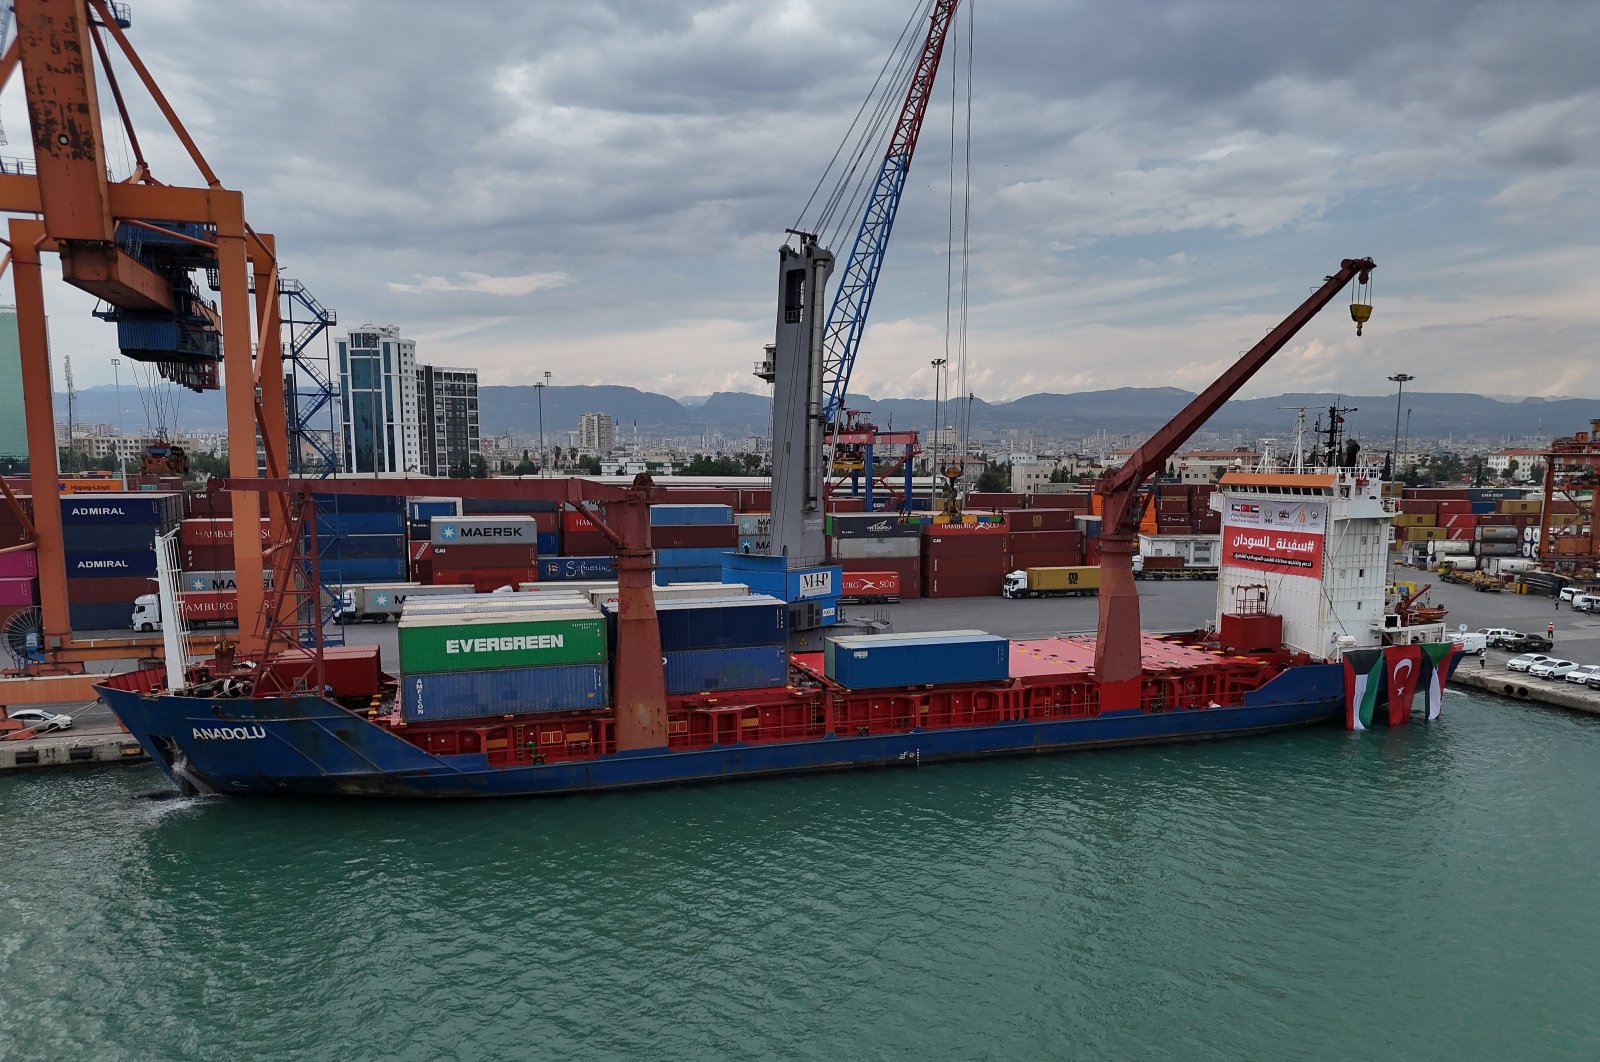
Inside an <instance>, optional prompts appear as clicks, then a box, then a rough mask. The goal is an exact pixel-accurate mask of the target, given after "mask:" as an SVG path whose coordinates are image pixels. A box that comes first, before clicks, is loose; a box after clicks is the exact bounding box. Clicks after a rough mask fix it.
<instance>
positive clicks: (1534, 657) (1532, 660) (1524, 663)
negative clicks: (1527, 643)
mask: <svg viewBox="0 0 1600 1062" xmlns="http://www.w3.org/2000/svg"><path fill="white" fill-rule="evenodd" d="M1549 659H1551V658H1550V657H1548V656H1545V655H1544V654H1543V653H1523V654H1522V655H1521V656H1514V657H1512V658H1511V659H1510V660H1507V661H1506V667H1508V668H1510V669H1511V670H1512V671H1526V670H1528V669H1529V668H1530V667H1532V666H1533V665H1535V664H1542V663H1544V662H1545V661H1546V660H1549Z"/></svg>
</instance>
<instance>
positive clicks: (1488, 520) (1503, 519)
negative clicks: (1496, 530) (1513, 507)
mask: <svg viewBox="0 0 1600 1062" xmlns="http://www.w3.org/2000/svg"><path fill="white" fill-rule="evenodd" d="M1521 519H1522V517H1521V516H1519V515H1518V514H1516V513H1480V514H1479V515H1478V526H1479V527H1518V526H1520V524H1519V523H1518V521H1519V520H1521Z"/></svg>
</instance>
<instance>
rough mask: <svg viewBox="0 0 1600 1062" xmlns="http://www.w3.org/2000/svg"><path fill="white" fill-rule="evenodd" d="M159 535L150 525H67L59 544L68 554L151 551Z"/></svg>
mask: <svg viewBox="0 0 1600 1062" xmlns="http://www.w3.org/2000/svg"><path fill="white" fill-rule="evenodd" d="M3 504H4V503H3V502H0V505H3ZM159 533H160V532H159V529H158V528H156V527H155V526H153V525H150V524H100V525H99V526H95V525H92V524H69V525H67V526H66V527H63V528H62V529H61V544H62V545H63V546H64V547H66V550H67V552H68V553H78V552H82V551H86V550H125V549H129V548H131V547H133V546H135V545H141V546H144V547H145V548H146V549H151V550H153V549H155V541H156V535H157V534H159Z"/></svg>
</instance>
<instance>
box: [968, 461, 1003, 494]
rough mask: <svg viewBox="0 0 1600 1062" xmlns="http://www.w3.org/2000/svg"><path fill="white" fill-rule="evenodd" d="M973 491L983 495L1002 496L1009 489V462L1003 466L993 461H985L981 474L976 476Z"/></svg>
mask: <svg viewBox="0 0 1600 1062" xmlns="http://www.w3.org/2000/svg"><path fill="white" fill-rule="evenodd" d="M972 489H973V490H977V491H983V492H984V493H992V494H1003V493H1005V492H1006V491H1009V490H1010V489H1011V462H1009V461H1007V462H1005V463H1004V464H1001V463H998V462H995V461H985V462H984V464H983V473H982V474H981V475H979V476H978V482H977V484H976V485H974V486H973V488H972Z"/></svg>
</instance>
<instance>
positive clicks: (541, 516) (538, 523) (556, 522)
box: [527, 510, 561, 535]
mask: <svg viewBox="0 0 1600 1062" xmlns="http://www.w3.org/2000/svg"><path fill="white" fill-rule="evenodd" d="M527 515H529V516H531V517H533V529H534V531H536V532H537V533H539V534H541V535H553V534H555V533H556V532H557V531H560V530H561V514H560V513H558V512H556V511H554V510H550V511H547V512H542V513H528V514H527Z"/></svg>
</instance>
